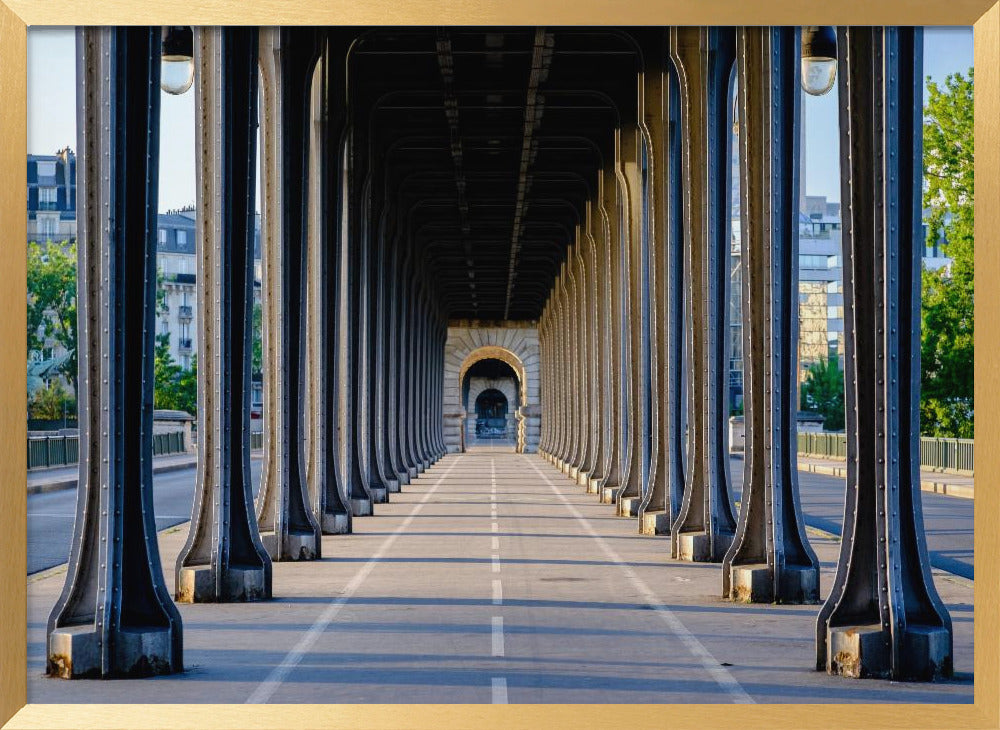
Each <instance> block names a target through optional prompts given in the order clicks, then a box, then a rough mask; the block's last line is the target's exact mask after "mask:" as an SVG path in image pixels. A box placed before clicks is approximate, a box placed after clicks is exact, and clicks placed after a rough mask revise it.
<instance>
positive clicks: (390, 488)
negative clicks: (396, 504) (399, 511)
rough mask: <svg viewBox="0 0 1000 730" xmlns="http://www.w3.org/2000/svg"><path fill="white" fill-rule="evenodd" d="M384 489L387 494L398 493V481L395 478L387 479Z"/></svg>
mask: <svg viewBox="0 0 1000 730" xmlns="http://www.w3.org/2000/svg"><path fill="white" fill-rule="evenodd" d="M385 489H386V491H387V492H389V494H399V482H398V481H396V480H395V479H387V480H386V482H385Z"/></svg>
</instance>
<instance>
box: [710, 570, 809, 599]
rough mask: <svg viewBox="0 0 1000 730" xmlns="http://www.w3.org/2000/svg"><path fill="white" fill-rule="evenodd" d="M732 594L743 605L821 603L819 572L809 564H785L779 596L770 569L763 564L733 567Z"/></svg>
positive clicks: (731, 596) (730, 596)
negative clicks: (775, 590)
mask: <svg viewBox="0 0 1000 730" xmlns="http://www.w3.org/2000/svg"><path fill="white" fill-rule="evenodd" d="M730 585H731V589H730V595H729V598H731V599H732V600H734V601H741V602H743V603H816V602H817V601H819V570H817V569H816V568H814V567H812V566H807V565H786V566H785V567H784V569H783V570H782V572H781V579H780V586H779V588H778V595H775V593H774V581H773V579H772V577H771V570H770V569H769V568H768V566H767V565H766V564H764V563H758V564H753V565H734V566H733V567H732V581H731V583H730Z"/></svg>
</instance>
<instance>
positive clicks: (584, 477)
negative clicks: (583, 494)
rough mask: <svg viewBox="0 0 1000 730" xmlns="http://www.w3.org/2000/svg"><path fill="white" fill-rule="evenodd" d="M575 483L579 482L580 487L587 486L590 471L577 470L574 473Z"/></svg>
mask: <svg viewBox="0 0 1000 730" xmlns="http://www.w3.org/2000/svg"><path fill="white" fill-rule="evenodd" d="M576 483H577V484H579V485H580V486H581V487H589V486H590V472H589V471H581V472H578V473H577V475H576Z"/></svg>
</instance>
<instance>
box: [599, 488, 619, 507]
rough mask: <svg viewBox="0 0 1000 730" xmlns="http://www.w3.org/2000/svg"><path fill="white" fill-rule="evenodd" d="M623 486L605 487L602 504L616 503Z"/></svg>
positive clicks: (602, 493) (602, 492) (602, 491)
mask: <svg viewBox="0 0 1000 730" xmlns="http://www.w3.org/2000/svg"><path fill="white" fill-rule="evenodd" d="M621 489H622V488H621V487H604V488H603V489H602V490H601V504H614V503H615V500H616V499H618V492H620V491H621Z"/></svg>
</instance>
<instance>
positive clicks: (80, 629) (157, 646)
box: [47, 624, 181, 679]
mask: <svg viewBox="0 0 1000 730" xmlns="http://www.w3.org/2000/svg"><path fill="white" fill-rule="evenodd" d="M171 631H172V629H171V628H170V627H162V628H161V627H155V628H154V627H143V628H137V629H121V630H119V631H117V632H116V633H115V635H114V644H113V646H114V649H113V650H112V651H113V652H114V656H113V657H112V665H113V670H112V671H111V672H110V673H109V674H108V675H107V676H109V677H125V678H134V677H151V676H153V675H157V674H171V673H173V672H174V671H180V669H181V668H180V667H179V666H178V667H176V669H175V666H174V665H175V662H174V656H173V644H174V642H173V637H172V635H171ZM100 636H101V635H100V633H99V632H98V631H96V630H95V629H94V627H93V626H92V625H91V624H87V625H86V626H73V627H64V628H58V629H54V630H53V631H52V633H51V634H50V635H49V647H48V648H49V651H48V661H47V664H48V673H49V675H50V676H53V677H61V678H62V679H88V678H94V679H99V678H100V677H101V676H102V668H101V641H100ZM177 663H178V664H179V662H177Z"/></svg>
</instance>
